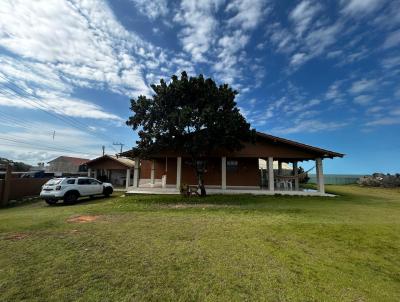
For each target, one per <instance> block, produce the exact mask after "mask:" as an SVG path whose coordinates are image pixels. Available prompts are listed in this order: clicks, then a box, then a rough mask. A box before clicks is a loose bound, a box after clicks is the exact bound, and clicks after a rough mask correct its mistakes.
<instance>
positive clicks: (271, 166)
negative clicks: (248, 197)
mask: <svg viewBox="0 0 400 302" xmlns="http://www.w3.org/2000/svg"><path fill="white" fill-rule="evenodd" d="M268 189H269V190H270V191H272V192H273V191H275V182H274V158H273V157H268Z"/></svg>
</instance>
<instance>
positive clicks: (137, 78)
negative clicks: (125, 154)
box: [0, 0, 158, 94]
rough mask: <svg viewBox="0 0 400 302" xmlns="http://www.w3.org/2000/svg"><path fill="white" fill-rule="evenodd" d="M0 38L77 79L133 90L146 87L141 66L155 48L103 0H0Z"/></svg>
mask: <svg viewBox="0 0 400 302" xmlns="http://www.w3.org/2000/svg"><path fill="white" fill-rule="evenodd" d="M0 44H1V45H2V46H3V47H4V48H6V49H7V50H9V51H11V52H13V53H15V54H18V55H20V56H22V57H24V58H29V59H33V60H36V61H38V62H42V63H46V64H47V66H48V67H49V68H52V69H53V70H55V71H57V72H58V73H59V74H62V76H63V77H66V78H68V79H71V80H72V81H74V83H76V84H79V83H85V84H86V85H87V84H89V83H91V82H92V81H93V82H97V84H99V83H100V84H103V83H104V84H106V85H108V87H109V88H110V89H112V90H115V91H119V92H121V91H128V90H129V91H130V92H132V94H141V93H147V92H148V91H149V88H148V86H147V85H146V83H145V81H144V78H143V74H142V73H143V72H142V70H141V68H140V66H141V62H143V61H144V60H151V59H152V56H153V57H155V53H157V51H158V50H157V49H156V48H154V47H153V46H152V45H150V44H148V43H145V42H144V41H142V40H141V39H140V38H139V37H137V36H136V35H134V34H133V33H131V32H128V31H126V30H125V29H124V28H123V27H122V26H121V24H120V23H119V22H118V21H117V20H116V18H115V16H114V14H113V12H112V11H111V9H110V8H109V7H108V5H107V3H106V2H104V1H101V0H87V1H84V2H80V1H69V2H65V1H61V0H54V1H50V2H49V1H44V0H42V1H28V2H27V1H22V0H16V1H2V2H1V4H0Z"/></svg>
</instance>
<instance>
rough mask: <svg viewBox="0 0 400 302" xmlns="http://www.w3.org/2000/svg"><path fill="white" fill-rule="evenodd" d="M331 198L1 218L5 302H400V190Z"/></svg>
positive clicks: (170, 200)
mask: <svg viewBox="0 0 400 302" xmlns="http://www.w3.org/2000/svg"><path fill="white" fill-rule="evenodd" d="M328 190H329V191H330V192H333V193H336V194H339V195H340V196H339V197H335V198H320V197H286V196H277V197H271V196H265V197H260V196H258V197H256V196H247V195H242V196H209V197H206V198H204V199H197V198H191V199H188V200H187V199H184V198H182V197H180V196H129V197H119V196H114V197H112V198H110V199H95V200H92V201H89V200H86V201H82V202H80V203H78V204H76V205H72V206H63V205H60V206H55V207H49V206H47V205H46V204H45V203H44V202H43V201H39V202H35V203H30V204H27V205H24V206H19V207H13V208H8V209H2V210H0V301H24V300H27V301H143V300H146V301H147V300H151V301H160V300H162V301H188V300H189V301H198V300H200V301H243V300H248V301H254V300H261V301H399V300H400V190H389V189H368V188H359V187H356V186H330V187H328ZM76 215H100V216H99V217H98V220H96V221H94V222H88V223H72V222H68V221H67V220H68V219H69V218H71V217H73V216H76Z"/></svg>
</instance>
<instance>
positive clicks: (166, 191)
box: [126, 186, 336, 197]
mask: <svg viewBox="0 0 400 302" xmlns="http://www.w3.org/2000/svg"><path fill="white" fill-rule="evenodd" d="M206 190H207V194H252V195H276V194H280V195H292V196H326V197H334V196H336V195H333V194H329V193H320V192H318V191H316V190H308V189H307V190H302V191H278V190H275V191H273V192H271V191H269V190H268V189H261V188H260V189H252V188H251V189H245V188H227V189H226V190H222V189H221V188H206ZM126 194H127V195H132V194H157V195H176V194H179V190H177V189H176V188H175V186H168V187H167V188H161V187H150V186H140V187H138V188H135V187H128V189H127V191H126Z"/></svg>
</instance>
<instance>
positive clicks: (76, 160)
mask: <svg viewBox="0 0 400 302" xmlns="http://www.w3.org/2000/svg"><path fill="white" fill-rule="evenodd" d="M55 161H64V162H65V161H67V162H70V163H72V164H74V165H76V166H80V165H83V164H84V163H86V162H88V161H89V159H88V158H79V157H71V156H59V157H57V158H55V159H53V160H51V161H49V162H48V163H52V162H55Z"/></svg>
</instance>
